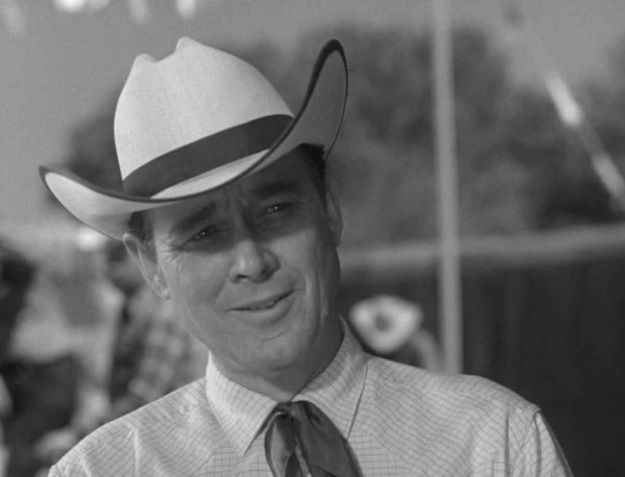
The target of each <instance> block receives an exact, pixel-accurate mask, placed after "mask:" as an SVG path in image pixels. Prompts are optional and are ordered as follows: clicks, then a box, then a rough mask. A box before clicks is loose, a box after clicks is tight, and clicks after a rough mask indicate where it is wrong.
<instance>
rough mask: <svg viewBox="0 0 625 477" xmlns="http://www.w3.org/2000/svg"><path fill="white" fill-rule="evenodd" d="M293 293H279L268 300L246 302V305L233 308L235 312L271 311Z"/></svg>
mask: <svg viewBox="0 0 625 477" xmlns="http://www.w3.org/2000/svg"><path fill="white" fill-rule="evenodd" d="M290 294H291V292H285V293H279V294H275V295H271V296H269V297H266V298H259V299H254V300H250V301H248V302H245V303H244V304H241V305H238V306H236V307H233V310H235V311H265V310H271V309H272V308H273V307H275V306H276V305H277V304H278V303H279V302H281V301H282V300H283V299H284V298H286V297H287V296H289V295H290Z"/></svg>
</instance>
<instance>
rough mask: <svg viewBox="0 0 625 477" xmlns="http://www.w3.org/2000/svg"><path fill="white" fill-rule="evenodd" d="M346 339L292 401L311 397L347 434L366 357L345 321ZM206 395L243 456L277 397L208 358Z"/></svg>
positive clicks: (224, 429)
mask: <svg viewBox="0 0 625 477" xmlns="http://www.w3.org/2000/svg"><path fill="white" fill-rule="evenodd" d="M342 324H343V341H342V342H341V346H340V347H339V350H338V351H337V353H336V355H335V357H334V358H333V360H332V361H331V362H330V364H329V365H328V366H327V367H326V369H325V370H324V371H323V372H322V373H321V374H319V375H318V376H317V377H316V378H315V379H313V381H311V382H310V383H309V384H307V385H306V387H305V388H304V389H303V390H302V391H301V392H300V393H298V394H297V395H296V396H295V397H294V398H293V401H310V402H312V403H313V404H315V405H316V406H317V407H319V408H320V409H321V410H322V411H323V412H324V413H326V415H327V416H328V417H329V418H330V419H331V420H332V422H333V423H334V425H335V426H336V427H337V428H338V429H339V430H340V431H341V433H342V434H343V436H345V438H347V437H348V436H349V432H350V430H351V426H352V423H353V421H354V417H355V414H356V408H357V406H358V402H359V400H360V395H361V393H362V389H363V387H364V382H365V374H366V360H365V355H364V353H363V352H362V349H361V347H360V344H359V343H358V342H357V341H356V338H355V337H354V336H353V334H352V333H351V331H350V330H349V327H348V326H347V325H346V324H345V323H344V322H343V323H342ZM205 392H206V397H207V399H208V402H209V404H210V406H211V409H212V411H213V413H214V415H215V418H216V419H217V421H218V422H219V425H220V426H221V428H222V429H223V431H224V432H225V434H226V435H227V436H228V438H229V439H230V441H231V443H232V444H233V446H234V448H235V450H236V451H237V453H238V454H239V455H240V456H243V455H244V454H245V452H246V451H247V449H248V448H249V447H250V445H251V444H252V441H253V440H254V438H255V437H256V435H257V434H258V432H259V430H260V429H261V427H262V425H263V423H264V422H265V420H266V419H267V416H269V414H270V413H271V411H272V410H273V408H274V407H275V406H276V404H277V401H275V400H273V399H271V398H269V397H267V396H264V395H262V394H259V393H256V392H254V391H252V390H250V389H248V388H246V387H244V386H241V385H240V384H237V383H235V382H234V381H231V380H230V379H228V378H227V377H225V376H224V375H223V374H221V373H220V372H219V370H218V369H217V367H216V366H215V364H214V362H213V360H212V359H210V358H209V360H208V365H207V368H206V388H205Z"/></svg>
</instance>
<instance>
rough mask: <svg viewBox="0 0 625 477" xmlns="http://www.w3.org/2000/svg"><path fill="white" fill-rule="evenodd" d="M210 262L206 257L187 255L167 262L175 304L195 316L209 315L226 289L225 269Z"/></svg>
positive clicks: (168, 276)
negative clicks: (224, 285)
mask: <svg viewBox="0 0 625 477" xmlns="http://www.w3.org/2000/svg"><path fill="white" fill-rule="evenodd" d="M207 262H208V260H207V259H206V258H205V257H202V256H198V255H196V254H187V255H185V256H184V257H181V258H179V259H172V260H170V261H168V262H167V264H166V266H165V267H164V268H165V275H166V279H167V282H168V284H169V286H170V291H171V296H172V299H173V300H174V303H176V304H177V305H180V306H181V307H182V308H181V309H183V310H185V312H187V313H191V314H192V316H194V315H196V314H198V313H199V315H198V316H205V315H206V313H208V312H210V311H211V310H212V309H213V308H214V305H215V302H216V301H217V299H218V297H219V293H220V292H221V289H222V288H223V284H224V280H225V272H224V267H223V266H220V264H218V263H207Z"/></svg>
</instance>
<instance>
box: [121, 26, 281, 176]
mask: <svg viewBox="0 0 625 477" xmlns="http://www.w3.org/2000/svg"><path fill="white" fill-rule="evenodd" d="M271 115H289V116H292V113H291V111H290V109H289V107H288V106H287V105H286V103H285V102H284V100H283V99H282V97H281V96H280V95H279V94H278V92H277V91H276V90H275V89H274V88H273V86H272V85H271V84H270V83H269V81H267V79H266V78H265V77H264V76H263V75H262V74H261V73H260V72H259V71H258V70H257V69H256V68H254V67H253V66H252V65H250V64H249V63H246V62H245V61H243V60H241V59H239V58H237V57H235V56H233V55H231V54H229V53H226V52H224V51H221V50H218V49H215V48H211V47H208V46H205V45H202V44H200V43H198V42H196V41H194V40H192V39H189V38H184V39H181V40H180V41H179V42H178V44H177V46H176V50H175V51H174V52H173V53H172V54H171V55H169V56H167V57H165V58H164V59H162V60H160V61H154V60H153V59H152V58H151V57H149V56H147V55H140V56H139V57H137V59H135V62H134V63H133V65H132V68H131V71H130V74H129V76H128V79H127V80H126V83H125V85H124V88H123V89H122V92H121V94H120V97H119V101H118V103H117V109H116V112H115V123H114V129H115V146H116V149H117V156H118V161H119V167H120V171H121V176H122V179H125V178H126V177H127V176H128V175H129V174H131V173H132V172H133V171H135V170H137V169H138V168H140V167H142V166H144V165H145V164H146V163H148V162H150V161H151V160H153V159H155V158H157V157H160V156H162V155H164V154H166V153H168V152H170V151H174V150H176V149H179V148H181V147H184V146H186V145H188V144H190V143H193V142H195V141H198V140H200V139H203V138H205V137H208V136H212V135H215V134H217V133H219V132H222V131H226V130H228V129H230V128H233V127H235V126H238V125H241V124H244V123H248V122H250V121H253V120H255V119H258V118H262V117H265V116H271Z"/></svg>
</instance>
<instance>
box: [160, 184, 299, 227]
mask: <svg viewBox="0 0 625 477" xmlns="http://www.w3.org/2000/svg"><path fill="white" fill-rule="evenodd" d="M301 189H302V187H301V184H300V183H299V182H297V181H296V180H287V179H277V180H275V181H272V182H267V183H264V184H260V185H258V186H256V187H252V189H251V193H252V195H254V196H255V197H257V198H258V199H260V200H265V199H268V198H270V197H273V196H276V195H278V194H289V193H297V192H299V191H301ZM216 211H217V205H216V204H215V203H214V202H209V203H207V204H204V205H202V206H201V207H199V208H198V209H196V210H193V211H191V212H189V213H188V214H187V215H185V216H183V217H182V218H180V219H179V220H177V221H176V222H175V223H174V224H173V225H172V226H171V227H170V229H169V234H170V235H180V234H184V233H185V232H187V231H189V230H191V229H192V228H193V227H194V226H195V225H196V224H197V223H198V222H200V221H202V220H205V219H206V218H208V217H210V216H211V215H214V214H215V213H216Z"/></svg>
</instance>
